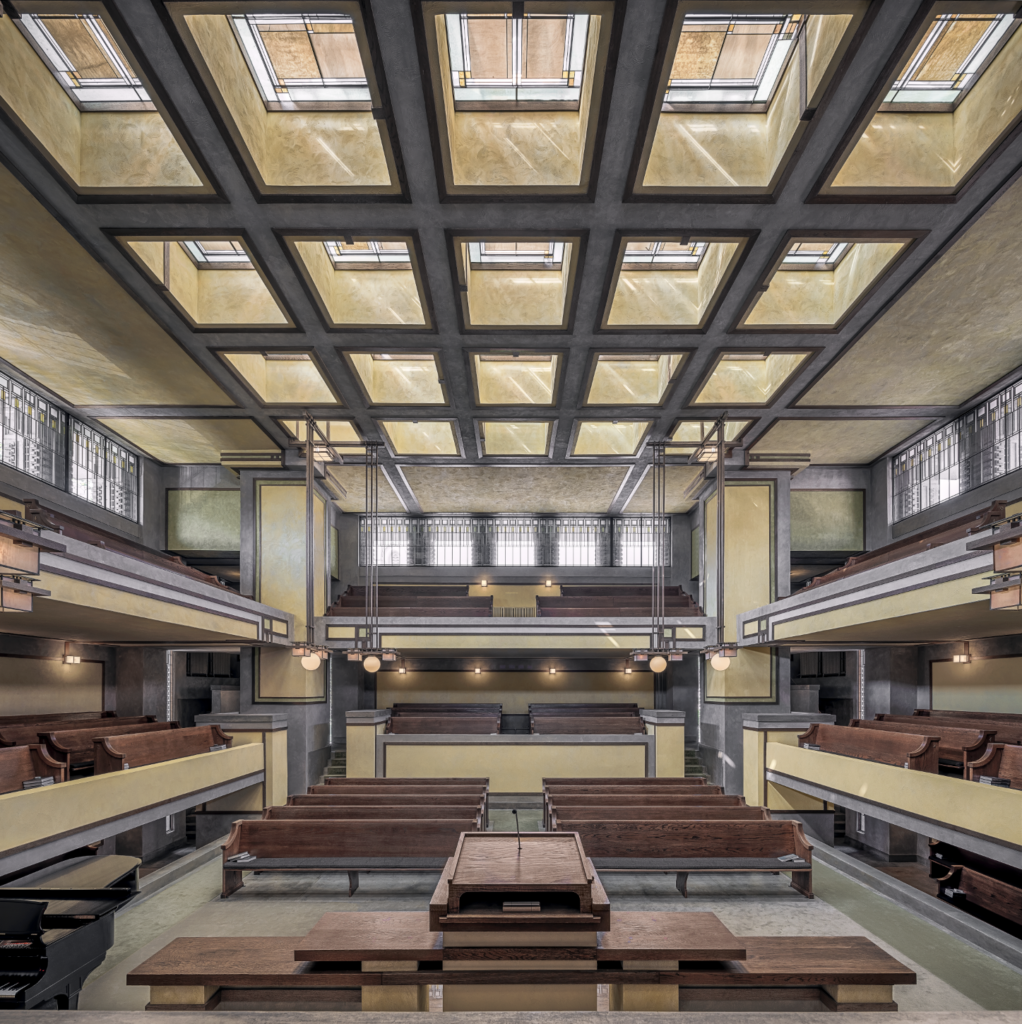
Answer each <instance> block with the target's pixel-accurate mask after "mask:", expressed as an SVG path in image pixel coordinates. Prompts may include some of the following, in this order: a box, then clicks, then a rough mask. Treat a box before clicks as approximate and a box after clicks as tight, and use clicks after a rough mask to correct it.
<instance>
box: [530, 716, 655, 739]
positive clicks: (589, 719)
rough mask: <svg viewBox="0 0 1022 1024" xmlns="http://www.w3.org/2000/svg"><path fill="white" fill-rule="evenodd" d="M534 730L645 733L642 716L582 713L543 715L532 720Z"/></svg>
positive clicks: (550, 733)
mask: <svg viewBox="0 0 1022 1024" xmlns="http://www.w3.org/2000/svg"><path fill="white" fill-rule="evenodd" d="M531 725H532V731H533V732H534V733H536V734H538V735H543V736H625V735H631V734H633V733H645V731H646V725H645V723H644V722H643V721H642V719H641V718H616V717H612V716H611V715H592V716H587V715H581V716H579V717H578V718H554V717H552V716H542V717H540V718H535V719H533V720H532V722H531Z"/></svg>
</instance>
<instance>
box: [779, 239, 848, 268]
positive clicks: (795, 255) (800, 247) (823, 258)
mask: <svg viewBox="0 0 1022 1024" xmlns="http://www.w3.org/2000/svg"><path fill="white" fill-rule="evenodd" d="M850 248H851V244H850V243H849V242H796V243H795V244H794V245H793V246H792V247H791V248H790V249H789V250H788V252H787V253H786V255H785V257H784V259H783V261H782V262H781V270H833V269H834V268H835V267H836V266H837V265H838V264H839V263H840V262H841V260H842V259H844V257H845V256H846V255H847V254H848V250H849V249H850Z"/></svg>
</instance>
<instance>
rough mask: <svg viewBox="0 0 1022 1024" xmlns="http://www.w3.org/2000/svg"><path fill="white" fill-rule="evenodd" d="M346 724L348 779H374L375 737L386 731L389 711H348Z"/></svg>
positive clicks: (376, 766) (375, 766)
mask: <svg viewBox="0 0 1022 1024" xmlns="http://www.w3.org/2000/svg"><path fill="white" fill-rule="evenodd" d="M345 718H346V723H347V734H348V735H347V748H348V778H349V779H356V778H357V779H372V778H375V777H376V774H377V768H378V767H379V766H378V765H377V763H376V737H377V736H379V735H382V734H383V733H384V732H385V731H386V729H387V722H388V721H389V720H390V712H389V711H374V710H364V711H357V710H356V711H349V712H348V713H347V715H346V716H345Z"/></svg>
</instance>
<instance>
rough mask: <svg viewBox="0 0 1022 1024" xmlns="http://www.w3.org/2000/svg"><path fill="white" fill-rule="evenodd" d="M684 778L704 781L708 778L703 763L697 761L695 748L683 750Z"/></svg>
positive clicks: (697, 755)
mask: <svg viewBox="0 0 1022 1024" xmlns="http://www.w3.org/2000/svg"><path fill="white" fill-rule="evenodd" d="M685 778H686V779H705V778H708V776H707V774H706V769H705V768H704V767H703V762H702V761H700V760H699V752H698V751H697V750H696V748H695V747H686V748H685Z"/></svg>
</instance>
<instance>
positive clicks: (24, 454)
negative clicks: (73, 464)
mask: <svg viewBox="0 0 1022 1024" xmlns="http://www.w3.org/2000/svg"><path fill="white" fill-rule="evenodd" d="M0 409H2V418H0V459H2V460H3V464H4V465H5V466H11V467H12V468H14V469H17V470H20V471H21V472H22V473H27V474H28V475H29V476H33V477H35V478H36V479H37V480H42V481H44V482H45V483H48V484H52V485H53V486H54V487H59V488H60V489H61V490H63V489H64V487H65V478H66V473H67V463H66V455H65V452H66V446H67V416H66V415H65V414H64V412H63V410H61V409H58V408H57V407H56V406H54V405H53V404H51V403H50V402H48V401H46V399H45V398H41V397H40V396H39V395H37V394H35V392H33V391H30V390H29V389H28V388H26V387H25V386H24V385H23V384H19V383H18V382H17V381H15V380H11V379H10V378H9V377H6V376H3V375H0Z"/></svg>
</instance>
